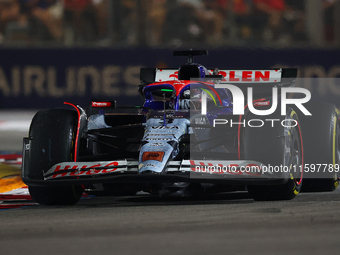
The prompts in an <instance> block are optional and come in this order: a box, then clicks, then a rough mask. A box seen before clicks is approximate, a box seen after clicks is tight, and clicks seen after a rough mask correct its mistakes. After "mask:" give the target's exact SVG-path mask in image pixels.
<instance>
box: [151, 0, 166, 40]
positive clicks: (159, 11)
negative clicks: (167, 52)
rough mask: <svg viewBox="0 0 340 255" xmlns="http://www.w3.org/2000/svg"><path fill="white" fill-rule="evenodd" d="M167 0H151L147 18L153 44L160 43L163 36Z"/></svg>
mask: <svg viewBox="0 0 340 255" xmlns="http://www.w3.org/2000/svg"><path fill="white" fill-rule="evenodd" d="M166 4H167V0H149V1H148V6H147V9H148V11H147V18H148V23H149V27H150V34H151V36H150V39H151V40H150V43H151V45H160V44H161V42H162V37H163V30H164V22H165V19H166V16H167V8H166V7H167V6H166Z"/></svg>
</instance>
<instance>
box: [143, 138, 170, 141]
mask: <svg viewBox="0 0 340 255" xmlns="http://www.w3.org/2000/svg"><path fill="white" fill-rule="evenodd" d="M145 140H146V141H173V139H172V138H146V139H145Z"/></svg>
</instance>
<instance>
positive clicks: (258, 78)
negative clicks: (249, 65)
mask: <svg viewBox="0 0 340 255" xmlns="http://www.w3.org/2000/svg"><path fill="white" fill-rule="evenodd" d="M208 72H209V74H208V75H206V78H209V75H213V76H212V77H214V76H216V75H220V76H221V79H222V82H227V83H233V84H235V83H237V84H249V83H251V84H253V83H258V84H276V85H278V84H280V83H291V82H293V81H294V80H295V79H296V77H297V69H296V68H276V69H275V68H268V69H225V68H222V69H214V68H208ZM140 79H141V82H142V83H143V84H150V83H154V82H164V81H172V80H178V69H175V68H141V72H140Z"/></svg>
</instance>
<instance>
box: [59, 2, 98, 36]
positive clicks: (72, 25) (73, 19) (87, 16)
mask: <svg viewBox="0 0 340 255" xmlns="http://www.w3.org/2000/svg"><path fill="white" fill-rule="evenodd" d="M91 3H92V1H91V0H64V15H65V19H64V20H65V25H66V27H67V34H66V37H67V38H65V40H66V41H72V40H75V41H77V42H80V41H91V40H93V39H94V33H95V32H94V30H95V29H94V20H95V15H94V11H93V9H91ZM69 37H70V38H69ZM72 37H74V38H72ZM71 38H72V39H71Z"/></svg>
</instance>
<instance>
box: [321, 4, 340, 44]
mask: <svg viewBox="0 0 340 255" xmlns="http://www.w3.org/2000/svg"><path fill="white" fill-rule="evenodd" d="M336 1H338V0H323V9H324V15H323V16H324V28H325V39H326V41H328V42H332V41H334V38H335V34H334V8H333V7H334V5H335V2H336ZM338 15H339V13H338Z"/></svg>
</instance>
